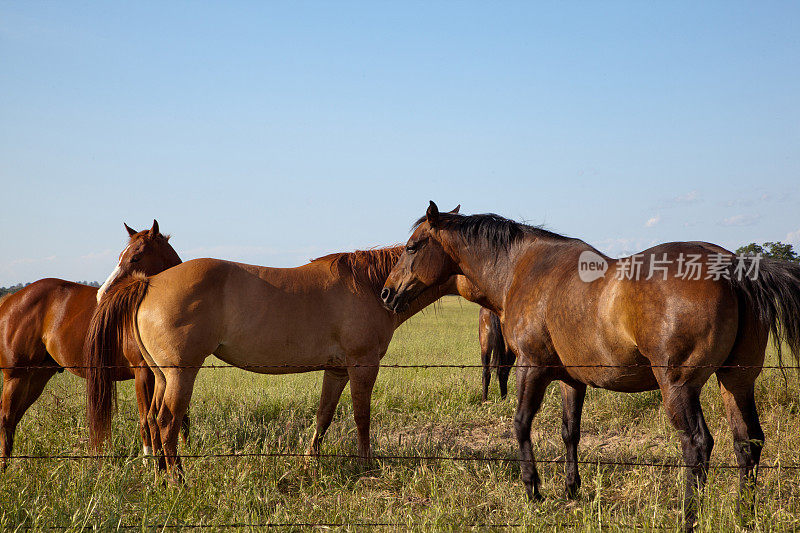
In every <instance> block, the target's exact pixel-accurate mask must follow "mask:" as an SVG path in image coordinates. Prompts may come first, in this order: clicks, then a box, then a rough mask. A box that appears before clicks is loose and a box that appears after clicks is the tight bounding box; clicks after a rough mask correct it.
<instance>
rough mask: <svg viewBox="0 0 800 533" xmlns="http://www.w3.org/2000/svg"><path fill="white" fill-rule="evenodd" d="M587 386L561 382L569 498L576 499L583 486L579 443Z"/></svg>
mask: <svg viewBox="0 0 800 533" xmlns="http://www.w3.org/2000/svg"><path fill="white" fill-rule="evenodd" d="M585 397H586V385H583V384H577V385H570V384H567V383H564V382H563V381H562V382H561V409H562V419H561V438H562V439H564V446H566V448H567V461H566V467H567V482H566V485H567V498H570V499H575V498H577V496H578V489H579V488H580V486H581V476H580V475H579V474H578V442H579V441H580V439H581V413H582V412H583V400H584V398H585Z"/></svg>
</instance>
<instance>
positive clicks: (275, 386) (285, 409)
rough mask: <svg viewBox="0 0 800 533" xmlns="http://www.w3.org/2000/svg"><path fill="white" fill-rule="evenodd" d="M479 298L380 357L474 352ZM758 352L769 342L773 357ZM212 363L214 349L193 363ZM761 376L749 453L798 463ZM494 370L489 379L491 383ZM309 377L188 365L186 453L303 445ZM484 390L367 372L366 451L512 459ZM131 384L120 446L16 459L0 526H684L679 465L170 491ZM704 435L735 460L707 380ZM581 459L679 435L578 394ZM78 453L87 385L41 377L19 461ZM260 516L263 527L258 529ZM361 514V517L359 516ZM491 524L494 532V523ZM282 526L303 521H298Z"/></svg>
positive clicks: (432, 358) (83, 442)
mask: <svg viewBox="0 0 800 533" xmlns="http://www.w3.org/2000/svg"><path fill="white" fill-rule="evenodd" d="M477 312H478V308H477V306H475V305H473V304H470V303H467V302H465V301H463V300H460V299H458V298H446V299H445V300H443V301H442V302H441V303H440V304H438V306H437V309H436V311H435V312H434V311H433V310H432V309H430V308H429V309H428V310H427V311H426V312H425V313H423V314H420V315H417V316H415V317H414V318H412V319H411V320H410V321H409V322H408V323H406V324H404V325H403V326H402V327H401V328H400V329H399V330H398V331H397V333H396V334H395V337H394V340H393V341H392V344H391V346H390V348H389V353H388V354H387V356H386V358H385V359H384V363H402V364H443V363H455V364H477V363H478V362H479V350H478V343H477ZM770 355H771V352H770ZM212 362H215V360H214V359H213V358H210V359H209V360H208V361H207V363H212ZM787 376H788V381H785V380H784V378H783V377H782V375H781V373H780V372H779V371H777V370H765V371H764V373H762V376H761V378H760V379H759V381H758V383H757V401H758V405H759V409H760V412H761V420H762V423H763V427H764V432H765V434H766V439H767V442H766V447H765V450H764V455H763V458H762V464H766V465H774V466H779V465H797V464H800V423H798V411H800V401H798V397H799V396H800V386H798V380H797V377H796V375H795V373H794V372H788V373H787ZM493 379H494V377H493ZM321 380H322V374H321V373H320V372H315V373H310V374H298V375H290V376H264V375H258V374H252V373H247V372H244V371H241V370H238V369H224V370H210V369H205V370H201V372H200V376H199V378H198V383H197V386H196V388H195V393H194V397H193V399H192V406H191V416H192V428H191V430H192V437H191V442H190V444H189V445H188V447H186V446H181V448H180V449H181V451H182V453H190V454H200V455H202V454H227V453H262V452H276V451H281V452H293V453H303V452H304V451H305V449H306V446H307V444H308V442H309V439H310V438H311V435H312V433H313V427H314V416H315V413H316V408H317V403H318V398H319V392H320V385H321ZM511 381H512V384H511V387H510V391H509V397H508V398H507V399H506V400H504V401H500V400H499V395H498V392H497V386H496V382H494V381H493V382H492V389H491V396H490V397H491V401H490V402H487V403H482V402H481V400H480V371H479V370H478V369H476V368H470V369H439V368H432V369H392V368H384V369H381V371H380V374H379V376H378V381H377V384H376V386H375V393H374V396H373V400H372V410H373V411H372V436H373V437H372V444H373V453H375V454H376V455H384V456H397V455H414V456H432V455H435V456H441V455H445V456H459V457H464V456H470V457H476V458H484V457H497V458H510V459H514V458H516V454H517V446H516V440H515V439H514V437H513V424H512V418H513V415H514V409H515V405H516V398H515V394H514V393H515V388H514V386H513V373H512V379H511ZM132 385H133V384H132V382H127V383H124V384H122V385H121V386H120V396H119V398H120V409H119V412H118V414H117V416H116V418H115V431H114V436H113V441H112V442H111V443H110V444H109V445H108V446H107V447H106V449H105V450H104V452H105V453H109V454H123V455H127V456H128V458H127V459H111V460H105V461H103V462H102V463H100V462H98V461H96V460H94V459H90V460H86V459H84V460H64V459H36V460H17V461H14V462H13V463H12V464H11V465H10V467H9V468H8V470H7V471H6V472H5V473H4V474H2V475H0V528H2V530H4V531H16V530H23V529H34V530H45V529H48V528H49V527H51V526H59V527H63V528H64V529H65V530H67V531H71V530H81V529H83V528H92V527H97V528H100V529H109V530H113V529H117V528H120V526H122V527H124V528H128V529H134V530H137V529H138V530H142V531H152V530H156V529H161V527H160V526H163V525H165V524H166V525H168V526H169V527H178V528H185V527H187V526H191V525H195V526H199V525H202V526H210V528H211V529H212V530H216V529H222V527H223V526H224V525H226V524H239V525H246V524H255V525H253V526H251V527H247V526H244V529H252V530H259V531H260V530H262V529H264V527H263V525H264V524H268V523H271V524H277V523H283V524H285V523H292V524H301V523H304V524H308V523H320V524H331V525H332V526H331V527H332V528H333V529H337V528H336V526H335V524H350V525H349V526H344V528H343V529H364V528H365V527H366V526H365V524H375V525H377V524H385V525H383V526H380V527H382V528H384V529H390V530H405V529H414V530H418V531H428V530H432V529H434V530H464V529H469V528H470V527H473V528H478V527H488V528H490V529H499V528H500V525H503V524H516V525H519V526H521V527H529V528H535V529H536V530H580V531H595V530H613V531H617V530H620V531H621V530H624V531H629V530H631V529H634V528H636V529H638V530H642V531H650V530H659V531H661V530H664V529H666V530H676V529H677V528H678V527H679V525H680V516H681V513H682V509H681V501H682V492H683V482H684V472H683V469H682V468H668V467H662V466H658V467H654V466H620V465H616V466H615V465H602V464H597V463H595V464H583V465H581V467H580V471H581V475H582V478H583V487H582V489H581V497H580V499H579V500H577V501H570V500H567V499H565V497H564V495H563V492H564V491H563V483H564V475H563V465H560V464H551V463H540V465H539V470H540V473H541V475H542V480H543V493H544V494H545V496H546V499H545V501H543V502H541V503H537V504H529V503H528V502H527V501H526V499H525V495H524V491H523V488H522V484H521V482H520V479H519V468H518V465H517V464H516V463H514V462H511V461H508V462H507V461H452V460H436V459H422V460H401V459H385V460H376V461H375V462H374V463H373V464H372V466H371V467H369V468H363V467H361V466H359V464H358V462H357V461H355V460H353V459H349V458H321V459H319V460H316V461H312V462H311V464H310V465H309V466H308V467H306V466H305V464H304V463H305V461H304V459H303V458H297V457H277V458H276V457H266V458H264V457H239V458H236V457H227V458H189V459H187V460H186V461H185V467H186V479H187V482H186V483H185V484H184V485H180V486H176V485H171V484H165V483H164V480H163V478H161V477H159V476H157V475H156V474H155V473H154V468H153V464H152V463H150V462H149V461H148V462H146V463H143V459H142V458H141V442H140V441H139V438H138V432H137V429H136V414H135V402H134V392H133V386H132ZM703 406H704V410H705V414H706V418H707V421H708V424H709V427H710V429H711V432H712V434H713V435H714V438H715V442H716V445H715V447H714V453H713V456H712V462H713V463H714V464H717V465H718V464H734V463H735V460H734V457H733V448H732V443H731V433H730V429H729V427H728V425H727V422H726V421H725V413H724V408H723V405H722V402H721V399H720V396H719V392H718V390H717V384H716V378H713V377H712V378H711V380H710V381H709V383H708V384H707V386H706V388H705V389H704V393H703ZM560 428H561V404H560V400H559V393H558V386H557V385H556V384H553V385H551V386H550V388H549V389H548V393H547V397H546V400H545V402H544V405H543V408H542V410H541V412H540V413H539V414H538V415H537V417H536V419H535V420H534V439H533V441H534V449H535V453H536V455H537V458H540V459H555V458H563V454H564V446H563V444H562V441H561V437H560ZM581 435H582V440H581V445H580V449H579V455H580V458H581V459H582V460H587V461H604V462H605V461H611V462H614V461H616V462H648V463H650V462H655V463H660V464H663V463H674V462H678V461H680V451H679V450H680V446H679V441H678V436H677V434H676V432H675V431H674V430H673V429H672V428H671V427H670V426H669V423H668V422H667V419H666V416H665V414H664V411H663V408H662V407H661V405H660V394H659V393H658V392H650V393H643V394H619V393H612V392H608V391H601V390H590V391H589V393H588V395H587V399H586V406H585V410H584V417H583V426H582V433H581ZM322 452H323V454H354V453H355V452H356V443H355V424H354V422H353V419H352V404H351V401H350V395H349V390H346V391H345V393H344V395H343V397H342V400H341V402H340V404H339V407H338V410H337V414H336V417H335V419H334V422H333V424H332V426H331V428H330V430H329V432H328V435H327V436H326V439H325V441H324V443H323V447H322ZM88 453H90V451H89V448H88V445H87V432H86V422H85V418H84V382H83V381H82V380H80V379H79V378H76V377H74V376H72V375H69V374H67V373H65V374H61V375H58V376H56V377H55V378H53V380H52V381H51V383H50V385H49V386H48V388H47V389H46V390H45V392H44V394H43V395H42V397H41V398H40V400H39V401H38V402H37V403H36V404H35V405H34V406H33V407H32V408H31V409H30V410H29V411H28V413H27V415H26V416H25V418H24V420H23V421H22V423H21V424H20V426H19V429H18V432H17V442H16V449H15V455H83V454H88ZM737 483H738V480H737V473H736V471H735V470H729V469H727V470H726V469H713V470H712V471H711V472H710V474H709V481H708V487H707V490H706V493H705V498H704V500H703V502H704V510H703V512H702V515H701V523H700V528H699V529H700V530H702V531H732V530H735V529H736V528H737V525H736V524H737V521H736V517H735V514H734V510H735V504H736V491H737ZM757 498H758V515H757V518H756V522H755V525H754V527H753V530H754V531H788V530H795V529H800V470H796V469H783V468H768V469H762V470H761V472H760V476H759V487H758V492H757ZM257 524H261V526H259V525H257ZM359 524H361V526H359ZM492 525H494V526H495V527H492ZM286 529H292V530H307V529H308V527H306V526H302V525H296V526H287V527H286Z"/></svg>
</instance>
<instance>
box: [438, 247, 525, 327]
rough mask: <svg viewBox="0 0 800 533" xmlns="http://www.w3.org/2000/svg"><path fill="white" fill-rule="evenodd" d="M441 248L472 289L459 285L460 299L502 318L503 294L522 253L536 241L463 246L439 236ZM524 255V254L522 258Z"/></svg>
mask: <svg viewBox="0 0 800 533" xmlns="http://www.w3.org/2000/svg"><path fill="white" fill-rule="evenodd" d="M442 236H443V237H444V238H443V239H442V245H443V246H444V248H445V249H446V250H447V251H448V253H449V254H450V256H451V257H452V258H454V259H455V261H456V263H457V264H458V267H459V269H460V270H461V273H462V274H463V275H464V277H466V278H467V279H468V280H469V282H471V284H472V285H473V287H469V286H468V285H464V284H462V288H464V289H465V290H466V292H467V294H464V296H465V297H466V298H467V299H470V300H472V301H474V302H476V303H479V304H480V305H481V306H483V307H486V308H487V309H489V310H491V311H493V312H494V313H495V314H497V315H498V316H501V317H502V316H503V309H504V308H505V299H506V294H508V291H509V288H510V287H511V282H512V281H513V277H514V273H515V271H516V267H517V264H518V262H519V259H520V256H521V254H522V252H527V251H528V250H529V249H530V247H531V246H535V244H534V243H535V242H536V241H538V240H539V239H528V238H525V239H523V240H522V241H520V242H518V243H513V244H511V245H509V246H508V247H503V246H494V245H490V244H486V245H483V246H474V245H472V246H464V245H463V242H462V241H461V238H460V237H458V236H455V235H454V236H450V235H447V234H443V235H442ZM526 255H527V254H526Z"/></svg>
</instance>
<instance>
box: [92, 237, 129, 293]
mask: <svg viewBox="0 0 800 533" xmlns="http://www.w3.org/2000/svg"><path fill="white" fill-rule="evenodd" d="M130 247H131V245H130V244H129V245H128V246H126V247H125V249H124V250H122V253H121V254H119V261H117V266H116V268H114V271H113V272H111V275H110V276H108V279H107V280H106V281H105V283H103V284H102V285H101V286H100V288H99V289H98V290H97V301H98V302H100V298H102V297H103V294H105V292H106V291H107V290H108V288H109V287H110V286H111V284H112V283H114V281H116V279H117V277H118V276H119V273H120V272H122V267H121V266H120V264H121V263H122V258H123V256H124V255H125V252H127V251H128V248H130Z"/></svg>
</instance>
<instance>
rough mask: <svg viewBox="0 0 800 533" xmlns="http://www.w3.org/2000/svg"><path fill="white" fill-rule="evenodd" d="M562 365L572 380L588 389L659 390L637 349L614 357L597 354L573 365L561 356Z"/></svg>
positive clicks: (621, 390)
mask: <svg viewBox="0 0 800 533" xmlns="http://www.w3.org/2000/svg"><path fill="white" fill-rule="evenodd" d="M587 361H591V362H587ZM562 362H563V364H564V366H565V367H566V370H567V373H568V374H569V375H570V376H571V377H572V378H573V379H576V380H577V381H580V382H581V383H584V384H586V385H589V386H591V387H596V388H599V389H608V390H612V391H616V392H643V391H648V390H654V389H657V388H658V381H657V380H656V377H655V374H653V369H652V368H651V367H650V362H649V361H648V360H647V359H646V358H645V357H644V356H643V355H642V354H641V353H639V352H638V350H634V351H631V352H628V353H624V354H617V357H608V356H607V355H606V356H602V355H601V354H600V353H598V354H596V355H595V356H593V357H587V358H581V360H580V361H577V360H576V361H574V362H572V361H571V360H570V358H563V357H562Z"/></svg>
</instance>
